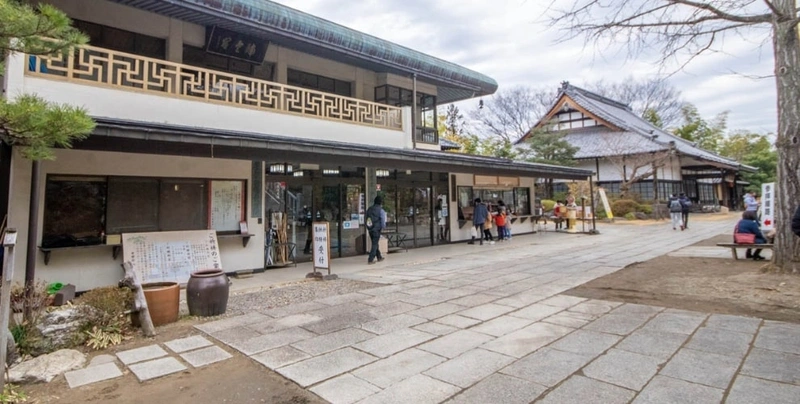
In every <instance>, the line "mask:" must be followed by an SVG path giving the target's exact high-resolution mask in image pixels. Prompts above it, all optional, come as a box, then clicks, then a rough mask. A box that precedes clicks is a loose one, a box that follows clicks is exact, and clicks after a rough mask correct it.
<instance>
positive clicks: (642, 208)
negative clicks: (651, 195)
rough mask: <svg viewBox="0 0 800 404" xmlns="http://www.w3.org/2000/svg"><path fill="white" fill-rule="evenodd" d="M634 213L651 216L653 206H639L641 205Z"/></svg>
mask: <svg viewBox="0 0 800 404" xmlns="http://www.w3.org/2000/svg"><path fill="white" fill-rule="evenodd" d="M636 211H637V212H642V213H644V214H646V215H652V214H653V206H652V205H645V204H641V205H639V206H638V208H637V209H636Z"/></svg>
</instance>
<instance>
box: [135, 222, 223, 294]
mask: <svg viewBox="0 0 800 404" xmlns="http://www.w3.org/2000/svg"><path fill="white" fill-rule="evenodd" d="M122 251H123V256H124V258H123V261H129V262H131V263H132V264H133V270H134V271H136V274H137V276H138V277H139V279H140V280H141V282H142V283H148V282H178V283H181V284H183V283H186V282H188V281H189V275H190V274H192V273H193V272H196V271H200V270H204V269H222V262H221V261H220V254H219V245H218V244H217V232H216V231H214V230H192V231H165V232H157V233H123V234H122Z"/></svg>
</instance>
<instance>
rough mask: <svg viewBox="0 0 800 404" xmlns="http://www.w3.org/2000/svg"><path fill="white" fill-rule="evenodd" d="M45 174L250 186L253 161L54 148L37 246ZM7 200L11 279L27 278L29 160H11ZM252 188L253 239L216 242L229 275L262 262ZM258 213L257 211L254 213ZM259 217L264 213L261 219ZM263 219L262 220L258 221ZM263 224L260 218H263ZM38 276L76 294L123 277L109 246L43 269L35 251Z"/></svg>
mask: <svg viewBox="0 0 800 404" xmlns="http://www.w3.org/2000/svg"><path fill="white" fill-rule="evenodd" d="M48 174H75V175H102V176H106V175H120V176H152V177H174V178H209V179H214V178H220V179H242V180H247V184H248V188H249V187H251V186H252V178H250V176H251V162H250V161H244V160H223V159H210V158H194V157H176V156H156V155H144V154H130V153H112V152H96V151H86V150H57V151H56V160H54V161H45V162H42V165H41V173H40V178H39V181H40V188H39V192H40V195H41V204H40V206H39V227H38V234H39V237H38V239H37V245H38V244H39V243H40V242H41V234H42V228H43V215H44V192H45V185H46V178H47V175H48ZM11 175H12V184H11V199H10V203H9V216H8V226H9V227H16V228H17V230H18V231H19V236H18V238H17V241H18V244H17V255H16V260H15V266H16V268H15V273H14V279H15V281H19V282H22V281H23V280H24V277H25V250H26V248H27V242H26V240H27V237H28V231H27V225H28V209H29V195H30V179H31V162H30V161H29V160H26V159H24V158H22V157H20V155H19V153H18V152H15V153H14V156H13V158H12V167H11ZM251 191H252V190H251V189H248V191H247V206H248V211H247V224H248V229H249V232H250V233H251V234H253V235H254V236H253V237H252V238H251V239H250V242H249V243H248V245H247V247H242V239H241V238H223V239H220V240H219V245H220V252H221V259H222V265H223V269H224V270H225V271H227V272H233V271H236V270H241V269H257V268H261V267H263V264H264V253H263V246H264V225H263V224H259V223H258V218H253V217H252V216H253V215H252V212H251V209H252V206H250V203H249V202H250V196H251ZM258 213H259V212H256V214H257V215H258ZM259 216H263V213H261V215H259ZM262 219H263V218H262ZM262 222H263V220H262ZM36 254H37V259H36V278H37V279H42V280H44V281H47V282H55V281H58V282H62V283H72V284H74V285H76V286H77V289H78V290H79V291H81V290H87V289H91V288H94V287H98V286H108V285H115V284H116V283H117V281H119V280H120V279H121V278H122V269H121V268H120V265H121V264H122V255H121V254H120V256H118V257H117V259H116V260H113V259H112V255H111V247H107V248H106V247H103V248H99V247H98V248H88V249H71V250H63V251H54V252H52V253H51V255H50V264H49V265H47V266H45V264H44V254H43V253H42V252H40V251H38V250H37V253H36Z"/></svg>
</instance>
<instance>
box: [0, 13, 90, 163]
mask: <svg viewBox="0 0 800 404" xmlns="http://www.w3.org/2000/svg"><path fill="white" fill-rule="evenodd" d="M71 23H72V22H71V20H70V19H69V18H68V17H67V15H66V14H64V13H63V12H61V11H59V10H58V9H56V8H54V7H53V6H50V5H46V4H40V5H38V6H36V8H33V7H31V6H30V5H27V4H23V3H22V2H18V1H13V0H0V27H2V29H0V71H3V70H4V67H3V65H4V62H5V58H6V57H7V55H8V54H9V53H10V52H22V53H27V54H31V55H51V54H64V53H66V52H69V49H70V48H71V47H73V46H76V45H82V44H85V43H87V42H88V40H89V39H88V37H87V36H86V35H84V34H83V33H81V32H80V31H78V30H77V29H75V28H73V27H72V26H71ZM44 38H47V39H44ZM14 95H15V96H16V94H14ZM94 125H95V124H94V121H92V119H91V118H90V117H89V116H88V114H87V113H86V111H85V110H84V109H83V108H79V107H71V106H67V105H59V104H54V103H49V102H46V101H45V100H43V99H42V98H40V97H38V96H35V95H26V94H22V95H19V96H18V97H16V98H15V99H13V100H8V99H7V98H5V97H0V138H2V140H4V141H6V142H7V143H8V144H10V145H16V146H21V147H22V153H23V156H24V157H26V158H28V159H31V160H49V159H53V158H54V154H53V151H52V150H51V148H53V147H67V148H68V147H70V146H71V145H72V142H73V141H75V140H80V139H83V138H85V137H86V136H88V135H89V133H91V131H92V129H94Z"/></svg>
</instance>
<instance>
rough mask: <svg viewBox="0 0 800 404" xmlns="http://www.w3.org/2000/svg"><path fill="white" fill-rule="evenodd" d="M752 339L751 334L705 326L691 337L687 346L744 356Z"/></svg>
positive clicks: (704, 350) (699, 349)
mask: <svg viewBox="0 0 800 404" xmlns="http://www.w3.org/2000/svg"><path fill="white" fill-rule="evenodd" d="M752 339H753V336H752V335H751V334H742V333H739V332H736V331H730V330H722V329H717V328H708V327H703V328H700V329H699V330H697V332H695V334H694V335H693V336H692V338H691V339H689V342H688V343H687V344H686V348H691V349H695V350H698V351H703V352H712V353H718V354H721V355H728V356H733V357H736V358H742V357H744V355H745V354H747V350H748V349H750V341H752Z"/></svg>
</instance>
